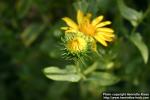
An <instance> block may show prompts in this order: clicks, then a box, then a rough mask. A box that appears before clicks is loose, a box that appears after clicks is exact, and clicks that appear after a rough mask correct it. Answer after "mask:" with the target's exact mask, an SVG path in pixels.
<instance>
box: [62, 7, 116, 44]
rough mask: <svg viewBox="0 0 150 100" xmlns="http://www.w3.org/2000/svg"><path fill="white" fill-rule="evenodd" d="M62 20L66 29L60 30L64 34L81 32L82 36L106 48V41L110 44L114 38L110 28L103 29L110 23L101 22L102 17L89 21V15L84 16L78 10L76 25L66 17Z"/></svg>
mask: <svg viewBox="0 0 150 100" xmlns="http://www.w3.org/2000/svg"><path fill="white" fill-rule="evenodd" d="M62 19H63V20H64V21H65V22H66V24H67V25H68V27H62V28H61V29H63V30H65V33H70V32H74V33H76V32H82V33H84V35H86V36H89V37H92V38H94V39H95V40H97V41H98V42H100V43H101V44H102V45H104V46H107V42H106V41H108V42H111V41H112V40H113V39H114V37H115V35H114V34H113V32H114V31H113V30H112V29H111V28H107V27H105V26H106V25H110V24H111V22H110V21H104V22H102V20H103V16H98V17H97V18H95V19H93V20H92V21H91V20H90V19H91V14H90V13H88V14H86V15H84V14H83V12H81V11H80V10H78V12H77V23H75V22H74V21H73V20H71V19H70V18H68V17H64V18H62Z"/></svg>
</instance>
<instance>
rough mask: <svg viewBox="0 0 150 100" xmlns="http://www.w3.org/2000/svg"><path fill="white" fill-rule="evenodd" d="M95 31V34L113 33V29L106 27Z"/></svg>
mask: <svg viewBox="0 0 150 100" xmlns="http://www.w3.org/2000/svg"><path fill="white" fill-rule="evenodd" d="M96 31H97V32H110V33H113V32H114V30H113V29H111V28H106V27H103V28H97V29H96Z"/></svg>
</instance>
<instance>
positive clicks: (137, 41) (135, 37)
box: [130, 33, 149, 64]
mask: <svg viewBox="0 0 150 100" xmlns="http://www.w3.org/2000/svg"><path fill="white" fill-rule="evenodd" d="M130 40H131V41H132V43H133V44H134V45H135V46H136V47H137V48H138V49H139V51H140V53H141V55H142V57H143V60H144V63H145V64H146V63H147V62H148V55H149V52H148V47H147V45H146V44H145V43H144V42H143V40H142V36H141V35H140V34H139V33H135V34H132V35H131V36H130Z"/></svg>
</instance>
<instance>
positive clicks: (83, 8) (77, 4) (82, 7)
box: [73, 0, 89, 12]
mask: <svg viewBox="0 0 150 100" xmlns="http://www.w3.org/2000/svg"><path fill="white" fill-rule="evenodd" d="M73 6H74V8H75V9H76V10H78V9H80V10H81V11H83V12H87V10H88V6H89V4H88V2H87V1H86V0H81V1H77V2H75V3H73Z"/></svg>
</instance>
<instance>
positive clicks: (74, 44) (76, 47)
mask: <svg viewBox="0 0 150 100" xmlns="http://www.w3.org/2000/svg"><path fill="white" fill-rule="evenodd" d="M66 48H67V49H68V51H70V52H71V53H81V52H84V51H85V50H86V48H87V42H86V41H85V40H84V39H83V38H80V37H76V38H74V39H72V40H69V41H68V42H67V45H66Z"/></svg>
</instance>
